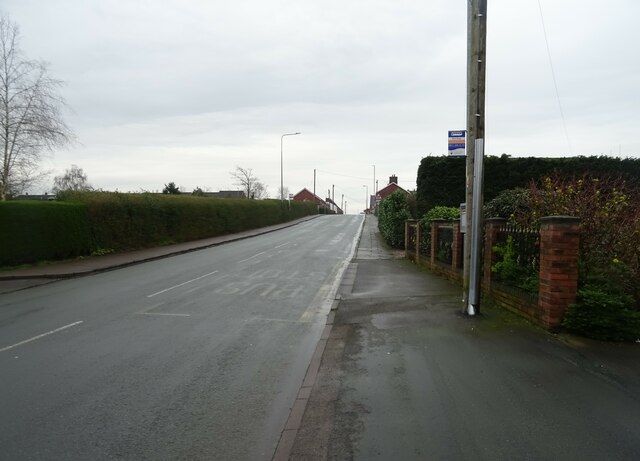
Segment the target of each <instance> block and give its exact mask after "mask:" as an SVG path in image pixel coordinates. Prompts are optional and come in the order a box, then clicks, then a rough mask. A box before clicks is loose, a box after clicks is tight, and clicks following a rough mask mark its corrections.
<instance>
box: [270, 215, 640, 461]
mask: <svg viewBox="0 0 640 461" xmlns="http://www.w3.org/2000/svg"><path fill="white" fill-rule="evenodd" d="M461 297H462V292H461V289H460V287H458V286H457V285H454V284H452V283H449V282H448V281H446V280H444V279H441V278H439V277H437V276H434V275H432V274H430V273H427V272H424V271H422V270H420V269H419V268H418V267H417V266H415V265H413V264H412V263H410V262H408V261H406V260H404V259H400V257H399V255H398V253H397V252H393V251H391V250H389V249H388V248H387V247H386V245H385V244H384V243H383V242H382V240H381V238H380V235H379V234H378V232H377V221H376V218H375V217H373V216H367V217H366V220H365V224H364V228H363V233H362V237H361V239H360V243H359V246H358V249H357V252H356V255H355V258H354V259H353V261H352V262H351V264H350V266H349V267H348V269H347V270H346V271H345V275H344V277H343V280H342V285H341V287H340V289H339V292H338V295H337V306H336V308H335V310H333V311H332V313H331V315H330V316H329V319H328V324H327V327H326V329H325V332H324V334H323V337H322V339H321V345H322V347H320V345H319V348H318V350H319V354H317V355H318V356H317V357H315V358H314V360H316V361H317V365H316V367H315V369H314V364H313V362H312V365H311V366H310V372H308V373H307V379H305V383H303V387H302V389H301V391H300V394H299V398H298V401H297V402H296V406H297V407H298V408H296V407H294V409H293V410H292V414H291V416H290V418H289V422H288V423H287V427H286V429H285V431H284V432H283V436H282V438H281V441H280V444H279V446H278V450H277V451H276V453H275V456H274V458H273V459H274V460H285V459H291V460H326V459H330V460H378V459H379V460H519V459H521V460H557V459H580V460H602V459H616V460H632V459H637V456H638V453H640V372H639V370H640V346H639V345H637V344H624V345H617V344H604V343H599V342H590V341H586V340H576V339H571V338H569V337H559V336H554V335H551V334H549V333H547V332H545V331H543V330H541V329H539V328H537V327H534V326H532V325H530V324H528V323H527V322H525V321H524V320H521V319H520V318H518V317H515V316H513V315H511V314H509V313H507V312H505V311H503V310H500V309H493V308H491V306H483V307H482V313H481V315H479V316H477V317H471V318H470V317H467V316H465V315H463V314H462V308H463V306H462V302H461ZM298 402H303V405H297V404H298Z"/></svg>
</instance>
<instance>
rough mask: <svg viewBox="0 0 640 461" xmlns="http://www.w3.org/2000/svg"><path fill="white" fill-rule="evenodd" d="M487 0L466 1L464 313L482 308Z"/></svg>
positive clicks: (475, 312)
mask: <svg viewBox="0 0 640 461" xmlns="http://www.w3.org/2000/svg"><path fill="white" fill-rule="evenodd" d="M486 43H487V0H467V142H466V147H467V165H466V167H467V169H466V214H467V227H466V232H465V235H464V273H463V288H464V296H465V299H464V300H463V301H464V304H465V308H464V309H465V313H466V314H468V315H475V314H477V313H478V312H479V308H480V290H479V287H480V255H481V245H480V242H479V240H480V239H479V231H480V230H481V213H482V203H483V200H482V189H483V184H482V169H483V168H482V166H483V164H484V161H483V154H484V127H485V71H486Z"/></svg>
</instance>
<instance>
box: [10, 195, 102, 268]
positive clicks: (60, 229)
mask: <svg viewBox="0 0 640 461" xmlns="http://www.w3.org/2000/svg"><path fill="white" fill-rule="evenodd" d="M90 235H91V233H90V229H89V221H88V217H87V207H86V205H84V204H82V203H59V202H37V201H11V202H0V266H14V265H19V264H27V263H33V262H37V261H43V260H50V259H64V258H73V257H76V256H81V255H84V254H87V253H89V251H90V247H91V239H90Z"/></svg>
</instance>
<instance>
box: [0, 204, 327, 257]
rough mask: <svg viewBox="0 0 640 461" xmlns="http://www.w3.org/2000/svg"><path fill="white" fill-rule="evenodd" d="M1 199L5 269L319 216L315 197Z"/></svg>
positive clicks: (0, 239)
mask: <svg viewBox="0 0 640 461" xmlns="http://www.w3.org/2000/svg"><path fill="white" fill-rule="evenodd" d="M59 198H60V200H59V201H56V202H35V201H24V202H17V201H15V202H1V203H0V266H11V265H18V264H25V263H32V262H36V261H42V260H55V259H64V258H72V257H75V256H80V255H86V254H90V253H92V252H101V251H121V250H132V249H139V248H145V247H153V246H158V245H165V244H169V243H178V242H186V241H189V240H197V239H203V238H208V237H216V236H219V235H224V234H230V233H234V232H241V231H245V230H250V229H255V228H259V227H264V226H269V225H273V224H279V223H283V222H287V221H291V220H294V219H298V218H301V217H304V216H308V215H312V214H316V213H317V206H316V205H315V204H312V203H309V202H290V203H289V202H280V201H279V200H248V199H217V198H209V197H194V196H178V195H159V194H122V193H114V192H67V193H63V194H61V196H60V197H59Z"/></svg>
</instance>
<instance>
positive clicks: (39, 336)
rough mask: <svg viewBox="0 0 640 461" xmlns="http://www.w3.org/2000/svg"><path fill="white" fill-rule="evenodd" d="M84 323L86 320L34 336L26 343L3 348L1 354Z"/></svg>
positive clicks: (22, 342) (25, 341)
mask: <svg viewBox="0 0 640 461" xmlns="http://www.w3.org/2000/svg"><path fill="white" fill-rule="evenodd" d="M82 322H84V320H79V321H77V322H73V323H70V324H69V325H65V326H63V327H60V328H56V329H55V330H51V331H47V332H46V333H42V334H41V335H38V336H34V337H33V338H29V339H25V340H24V341H20V342H19V343H16V344H12V345H11V346H7V347H3V348H2V349H0V352H4V351H8V350H9V349H13V348H14V347H18V346H22V345H23V344H27V343H30V342H31V341H35V340H37V339H40V338H44V337H45V336H49V335H52V334H54V333H57V332H59V331H62V330H66V329H67V328H71V327H74V326H76V325H79V324H81V323H82Z"/></svg>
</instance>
